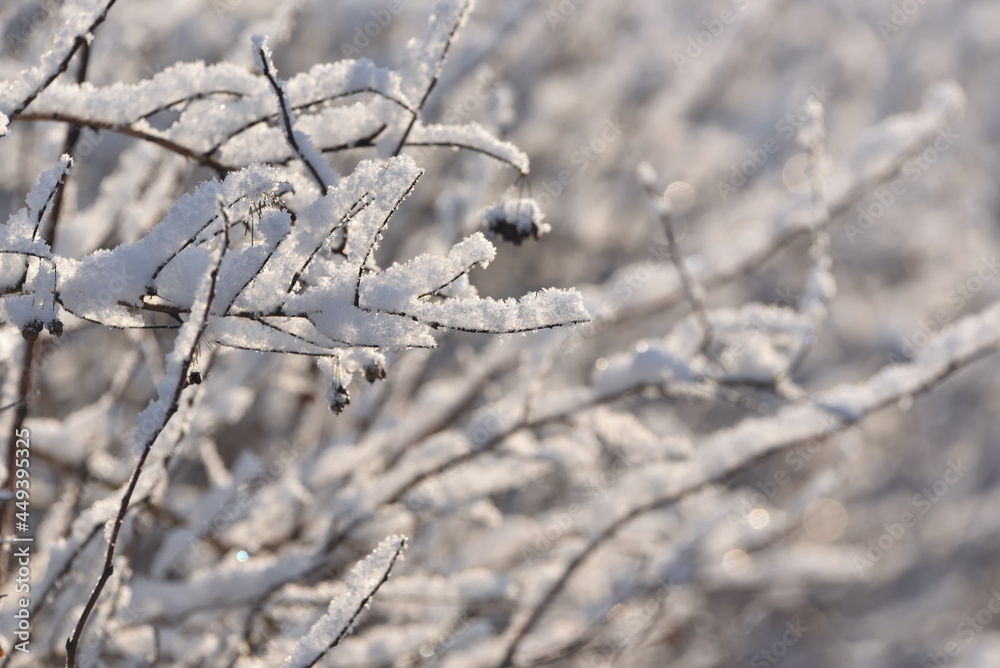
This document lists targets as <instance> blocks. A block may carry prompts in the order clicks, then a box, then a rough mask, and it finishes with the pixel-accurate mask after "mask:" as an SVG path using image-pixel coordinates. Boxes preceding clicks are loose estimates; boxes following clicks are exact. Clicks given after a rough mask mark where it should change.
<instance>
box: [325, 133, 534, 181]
mask: <svg viewBox="0 0 1000 668" xmlns="http://www.w3.org/2000/svg"><path fill="white" fill-rule="evenodd" d="M406 146H429V147H432V148H458V149H462V150H464V151H472V152H473V153H479V154H481V155H485V156H486V157H488V158H493V159H494V160H499V161H500V162H502V163H503V164H505V165H507V166H509V167H513V168H514V169H516V170H517V172H518V174H520V175H521V176H527V172H525V171H524V169H522V168H521V167H519V166H518V165H516V164H514V163H513V162H511V161H510V160H508V159H507V158H505V157H503V156H502V155H497V154H496V153H494V152H493V151H490V150H489V149H486V148H480V147H478V146H469V145H468V144H462V143H460V142H447V141H415V142H409V143H407V144H406ZM324 150H325V149H324Z"/></svg>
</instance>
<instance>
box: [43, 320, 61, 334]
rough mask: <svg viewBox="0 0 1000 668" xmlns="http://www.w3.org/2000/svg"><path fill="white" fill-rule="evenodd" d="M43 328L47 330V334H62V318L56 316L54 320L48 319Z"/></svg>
mask: <svg viewBox="0 0 1000 668" xmlns="http://www.w3.org/2000/svg"><path fill="white" fill-rule="evenodd" d="M45 329H47V330H49V334H51V335H52V336H62V335H63V323H62V320H60V319H59V318H56V319H55V320H50V321H49V322H48V323H46V325H45Z"/></svg>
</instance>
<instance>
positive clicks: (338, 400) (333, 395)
mask: <svg viewBox="0 0 1000 668" xmlns="http://www.w3.org/2000/svg"><path fill="white" fill-rule="evenodd" d="M326 398H327V399H328V400H329V401H330V410H331V411H333V412H334V413H336V414H337V415H340V414H341V413H343V412H344V409H345V408H347V406H348V405H349V404H350V403H351V394H350V393H349V392H348V391H347V388H346V387H344V385H343V384H342V383H338V382H334V384H333V385H332V386H331V387H330V391H329V392H327V393H326Z"/></svg>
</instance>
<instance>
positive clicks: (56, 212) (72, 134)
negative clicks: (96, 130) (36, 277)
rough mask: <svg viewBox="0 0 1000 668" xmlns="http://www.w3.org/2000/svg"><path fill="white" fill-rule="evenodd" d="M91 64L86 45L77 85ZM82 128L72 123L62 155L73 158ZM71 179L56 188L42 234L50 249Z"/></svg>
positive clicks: (83, 79)
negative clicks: (67, 185) (48, 218)
mask: <svg viewBox="0 0 1000 668" xmlns="http://www.w3.org/2000/svg"><path fill="white" fill-rule="evenodd" d="M89 64H90V44H84V45H83V48H81V49H80V65H79V66H78V68H77V70H76V83H77V84H82V83H83V82H84V81H85V80H86V78H87V66H88V65H89ZM80 129H81V128H80V126H79V125H78V124H77V123H70V124H69V129H68V130H67V131H66V141H65V143H63V150H62V153H61V154H60V155H68V156H70V157H72V156H73V153H75V152H76V144H77V142H78V141H80ZM67 179H69V172H67V173H66V176H64V177H63V178H62V187H61V188H56V196H55V201H53V202H52V215H51V216H50V218H51V220H50V221H49V226H48V228H46V229H45V230H44V231H43V232H42V238H43V239H45V243H46V244H48V246H49V248H55V245H56V230H57V229H58V227H59V219H60V217H61V216H62V203H63V197H64V196H65V193H66V181H67Z"/></svg>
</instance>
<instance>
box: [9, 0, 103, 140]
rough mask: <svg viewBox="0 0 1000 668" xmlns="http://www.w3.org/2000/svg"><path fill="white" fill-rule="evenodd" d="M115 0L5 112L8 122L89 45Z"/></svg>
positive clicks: (18, 114) (19, 113)
mask: <svg viewBox="0 0 1000 668" xmlns="http://www.w3.org/2000/svg"><path fill="white" fill-rule="evenodd" d="M115 2H117V0H108V4H106V5H105V6H104V9H103V10H102V11H101V13H100V14H98V15H97V16H96V17H95V18H94V20H93V22H92V23H91V24H90V26H88V27H87V30H86V32H84V33H83V34H82V35H77V36H76V39H74V40H73V45H72V46H71V47H70V49H69V51H68V52H67V53H66V55H65V56H64V57H63V59H62V61H60V63H59V67H58V68H56V69H55V70H53V71H52V72H49V74H48V76H47V77H46V78H45V81H43V82H42V84H41V85H40V86H38V87H37V88H36V89H35V90H34V91H32V92H31V93H30V94H29V95H28V97H26V98H25V99H24V100H22V101H21V103H20V104H19V105H18V106H17V107H15V108H14V109H13V110H12V111H11V112H10V113H8V114H7V118H8V120H9V121H10V122H13V121H14V120H15V119H16V118H17V117H18V116H20V115H21V113H22V112H23V111H24V110H25V109H26V108H27V107H28V105H30V104H31V103H32V102H34V101H35V98H37V97H38V96H39V95H41V94H42V91H43V90H45V89H46V88H48V87H49V86H50V85H51V84H52V82H53V81H55V80H56V79H57V78H58V77H59V75H60V74H62V73H63V72H65V71H66V68H67V67H69V63H70V61H71V60H72V59H73V56H74V55H76V52H77V51H79V50H80V49H82V48H84V47H86V46H88V45H89V42H88V40H87V36H88V35H91V34H93V32H94V31H95V30H97V27H98V26H99V25H101V24H102V23H104V19H106V18H107V17H108V11H110V9H111V7H112V6H113V5H114V4H115ZM85 62H86V61H85Z"/></svg>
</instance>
